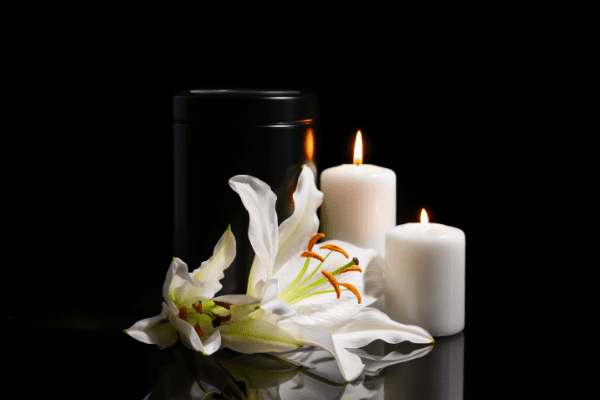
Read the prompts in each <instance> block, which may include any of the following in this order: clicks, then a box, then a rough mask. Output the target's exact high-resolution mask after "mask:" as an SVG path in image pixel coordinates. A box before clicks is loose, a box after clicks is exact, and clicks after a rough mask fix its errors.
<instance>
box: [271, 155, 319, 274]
mask: <svg viewBox="0 0 600 400" xmlns="http://www.w3.org/2000/svg"><path fill="white" fill-rule="evenodd" d="M293 198H294V213H293V214H292V215H291V216H290V217H289V218H288V219H286V220H285V221H283V222H282V223H281V225H279V248H278V251H277V258H276V259H275V264H274V266H273V273H276V272H277V270H278V269H279V268H280V267H281V266H282V265H283V264H284V263H286V262H287V260H289V259H290V258H291V257H294V256H296V255H297V253H298V252H299V251H300V250H306V249H307V245H308V241H309V240H310V238H311V237H313V236H314V235H315V234H316V233H317V230H318V229H319V217H318V216H317V209H318V208H319V207H320V206H321V203H323V193H322V192H320V191H319V190H318V189H317V186H316V185H315V176H314V175H313V172H312V171H311V169H310V168H307V167H306V166H303V168H302V171H301V172H300V176H299V177H298V183H297V185H296V190H295V191H294V195H293Z"/></svg>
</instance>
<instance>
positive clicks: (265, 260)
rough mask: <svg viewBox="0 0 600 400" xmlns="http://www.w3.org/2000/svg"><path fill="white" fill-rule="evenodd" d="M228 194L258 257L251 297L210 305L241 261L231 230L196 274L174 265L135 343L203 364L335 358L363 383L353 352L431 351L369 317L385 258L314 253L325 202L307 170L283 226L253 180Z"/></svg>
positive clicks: (136, 329)
mask: <svg viewBox="0 0 600 400" xmlns="http://www.w3.org/2000/svg"><path fill="white" fill-rule="evenodd" d="M229 184H230V185H231V187H232V188H233V190H234V191H236V192H237V193H238V194H239V196H240V198H241V200H242V202H243V204H244V206H245V207H246V209H247V210H248V213H249V216H250V224H249V229H248V236H249V239H250V243H251V244H252V247H253V249H254V251H255V254H256V257H255V258H254V262H253V264H252V268H251V270H250V276H249V280H248V290H247V294H246V295H225V296H219V297H217V298H213V296H214V295H215V293H216V292H217V291H218V290H220V289H221V284H220V283H219V280H220V279H222V278H223V277H224V275H223V271H224V270H225V269H227V268H228V267H229V265H230V264H231V261H232V260H233V258H234V257H235V239H234V237H233V234H232V233H231V230H230V229H229V228H228V229H227V231H226V232H225V233H224V234H223V236H222V237H221V239H220V240H219V242H218V243H217V246H216V247H215V250H214V253H213V256H212V257H211V258H210V259H209V260H208V261H205V262H204V263H202V265H201V266H200V268H198V269H196V270H194V271H193V272H192V273H191V274H190V273H188V270H187V266H186V264H185V263H183V262H182V261H181V260H179V259H177V258H175V259H174V260H173V262H172V263H171V268H170V269H169V272H168V273H167V278H166V280H165V284H164V286H163V298H164V300H165V302H164V303H163V309H162V312H161V313H160V314H159V315H157V316H155V317H153V318H148V319H145V320H142V321H138V322H137V323H136V324H134V325H133V326H132V327H131V328H130V329H129V330H127V331H126V332H127V333H128V334H129V335H131V336H133V337H134V338H136V339H138V340H140V341H143V342H146V343H154V344H157V345H159V347H161V348H164V347H168V346H170V345H172V344H173V343H175V341H176V340H177V337H178V336H179V337H181V339H182V341H183V343H184V344H185V345H186V346H187V347H190V348H192V349H194V350H197V351H200V352H202V353H204V354H212V353H214V352H215V351H216V350H218V349H219V348H221V347H229V348H231V349H233V350H236V351H238V352H241V353H259V352H262V353H269V352H278V353H281V352H289V351H291V350H296V349H298V348H300V347H309V346H314V347H316V348H320V349H323V350H325V351H326V352H328V353H329V354H330V355H331V356H333V357H334V359H335V360H336V362H337V365H338V367H339V369H340V371H341V373H342V376H343V378H344V379H345V381H351V380H353V379H355V378H356V377H358V376H359V375H360V373H361V371H362V370H363V367H364V365H363V363H362V362H361V359H360V357H359V356H358V355H356V354H353V353H351V352H350V351H348V350H347V348H358V347H362V346H364V345H366V344H368V343H370V342H371V341H373V340H375V339H377V338H378V339H382V340H385V341H387V342H391V343H398V342H401V341H405V340H408V341H411V342H414V343H431V342H433V338H432V337H431V335H429V334H428V333H427V332H426V331H425V330H424V329H422V328H420V327H417V326H407V325H403V324H400V323H397V322H395V321H392V320H391V319H390V318H389V317H388V316H387V315H386V314H385V313H383V312H381V311H379V310H377V309H375V308H370V307H367V306H368V305H370V304H372V303H373V302H374V301H376V300H377V298H378V297H379V296H380V295H381V294H382V282H381V279H382V270H381V264H382V262H381V261H382V258H381V256H380V255H379V254H378V253H377V252H375V251H374V250H371V249H362V248H360V247H357V246H354V245H352V244H349V243H344V242H341V241H335V240H333V241H328V242H323V243H320V244H319V245H316V242H317V241H318V240H319V239H321V238H322V237H323V236H324V235H322V234H317V229H318V226H319V220H318V218H317V215H316V211H317V209H318V207H319V206H320V205H321V203H322V200H323V193H321V192H320V191H318V190H317V188H316V186H315V183H314V175H313V173H312V171H311V170H310V169H309V168H303V169H302V172H301V173H300V176H299V178H298V184H297V187H296V191H295V192H294V204H295V207H294V213H293V214H292V215H291V216H290V217H289V218H288V219H286V220H285V221H283V222H282V223H281V224H280V225H279V226H278V225H277V214H276V212H275V200H276V196H275V194H274V193H273V192H272V191H271V189H270V188H269V186H268V185H267V184H265V183H264V182H262V181H260V180H259V179H256V178H254V177H251V176H247V175H238V176H235V177H233V178H231V179H230V181H229ZM349 254H351V255H352V258H350V255H349ZM311 264H312V265H311ZM315 264H317V265H316V267H315ZM359 265H360V266H359ZM342 274H343V275H342Z"/></svg>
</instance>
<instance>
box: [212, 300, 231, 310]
mask: <svg viewBox="0 0 600 400" xmlns="http://www.w3.org/2000/svg"><path fill="white" fill-rule="evenodd" d="M215 304H216V305H218V306H221V307H224V308H226V309H228V310H229V309H230V308H231V303H225V302H224V301H215Z"/></svg>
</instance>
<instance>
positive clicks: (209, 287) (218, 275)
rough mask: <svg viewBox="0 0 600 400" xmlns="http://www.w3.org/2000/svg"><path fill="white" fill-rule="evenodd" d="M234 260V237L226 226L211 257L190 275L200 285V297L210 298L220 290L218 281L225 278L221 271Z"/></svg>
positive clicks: (229, 227) (220, 286)
mask: <svg viewBox="0 0 600 400" xmlns="http://www.w3.org/2000/svg"><path fill="white" fill-rule="evenodd" d="M234 258H235V237H234V236H233V232H231V226H228V227H227V230H226V231H225V233H223V235H222V236H221V238H220V239H219V242H218V243H217V245H216V246H215V248H214V250H213V255H212V257H211V258H210V259H208V260H207V261H204V262H203V263H202V265H201V266H200V267H199V268H197V269H195V270H194V271H193V272H192V273H191V276H192V278H194V279H196V280H197V281H199V282H200V283H201V287H202V292H200V295H201V296H203V297H206V298H211V297H214V295H215V293H217V292H218V291H219V290H221V288H222V287H223V285H221V283H220V282H219V281H220V280H221V279H223V278H224V277H225V275H224V274H223V271H224V270H226V269H227V268H229V266H230V265H231V262H232V261H233V259H234Z"/></svg>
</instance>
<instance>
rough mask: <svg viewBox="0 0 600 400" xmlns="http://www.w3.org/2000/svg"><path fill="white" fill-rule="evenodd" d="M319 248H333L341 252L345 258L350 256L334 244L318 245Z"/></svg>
mask: <svg viewBox="0 0 600 400" xmlns="http://www.w3.org/2000/svg"><path fill="white" fill-rule="evenodd" d="M319 248H320V249H327V250H333V251H337V252H338V253H341V254H343V255H344V257H346V258H350V256H349V255H348V253H346V250H344V249H342V248H341V247H339V246H336V245H335V244H326V245H324V246H321V247H319Z"/></svg>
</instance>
